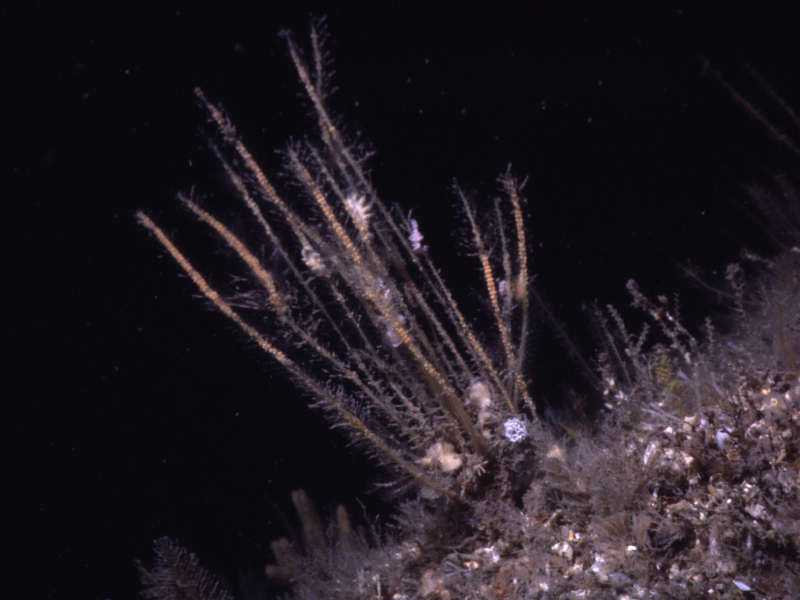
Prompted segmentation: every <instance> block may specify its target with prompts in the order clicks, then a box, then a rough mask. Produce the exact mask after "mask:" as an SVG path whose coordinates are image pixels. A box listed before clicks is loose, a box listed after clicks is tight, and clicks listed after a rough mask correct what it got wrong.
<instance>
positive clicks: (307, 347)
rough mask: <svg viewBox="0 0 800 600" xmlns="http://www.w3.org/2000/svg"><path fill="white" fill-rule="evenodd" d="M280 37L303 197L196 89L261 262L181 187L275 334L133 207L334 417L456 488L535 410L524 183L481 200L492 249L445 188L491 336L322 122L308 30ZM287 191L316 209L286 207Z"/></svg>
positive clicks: (291, 202)
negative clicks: (298, 108) (475, 272)
mask: <svg viewBox="0 0 800 600" xmlns="http://www.w3.org/2000/svg"><path fill="white" fill-rule="evenodd" d="M286 41H287V45H288V48H289V52H290V54H291V58H292V61H293V62H294V66H295V68H296V70H297V74H298V76H299V78H300V81H301V82H302V85H303V88H304V90H305V92H306V94H307V96H308V98H309V100H310V101H311V104H312V106H313V109H314V112H315V114H316V117H317V120H318V125H319V132H320V139H321V144H320V145H319V147H316V146H312V145H294V146H292V147H290V148H289V149H288V151H287V158H288V163H289V167H290V169H291V172H292V173H293V175H294V177H295V178H296V180H297V183H298V184H299V187H300V189H301V193H300V196H302V198H299V199H298V198H292V199H287V197H286V196H284V195H283V194H282V193H281V192H279V191H278V190H277V189H276V187H275V186H274V185H273V183H272V181H271V180H270V179H269V178H268V177H267V175H266V174H265V173H264V172H263V171H262V170H261V168H260V167H259V165H258V164H257V163H256V161H255V160H254V159H253V157H252V155H251V154H250V152H249V151H248V149H247V147H246V146H245V144H244V142H243V141H242V139H241V138H240V137H239V136H238V135H237V133H236V131H235V129H234V127H233V125H232V124H231V122H230V121H229V120H228V119H227V117H226V116H225V115H224V114H223V112H222V111H221V109H220V108H218V107H216V106H215V105H214V104H212V103H211V102H210V101H209V100H208V99H207V98H206V97H205V95H204V94H203V92H202V91H201V90H199V89H198V90H197V91H196V93H197V96H198V98H199V99H200V101H201V102H202V104H203V105H204V106H205V107H206V109H207V111H208V114H209V116H210V118H211V120H212V121H213V123H215V124H216V127H217V129H218V132H219V134H220V136H221V138H222V141H223V149H221V150H217V155H218V157H219V160H220V162H221V163H222V165H223V167H224V169H225V171H226V173H227V174H228V177H229V179H230V181H231V183H232V184H233V187H234V188H235V189H236V191H237V193H238V195H239V197H240V199H241V201H242V202H243V203H244V205H245V206H246V207H247V209H248V210H249V211H250V213H251V214H252V217H253V220H254V222H255V223H256V224H257V225H258V226H259V227H260V228H261V230H262V231H263V234H264V236H265V237H266V239H267V240H268V243H269V245H270V247H271V248H272V249H273V250H274V253H275V255H276V256H278V257H279V261H278V263H277V264H271V265H270V266H269V267H267V266H266V265H265V264H263V263H262V262H261V261H260V260H259V259H258V258H257V257H256V255H255V254H254V252H253V251H252V250H251V249H250V248H249V247H248V246H247V245H246V244H245V242H243V241H242V240H241V239H240V238H239V237H237V235H236V234H234V233H233V232H232V231H231V230H230V229H229V228H228V227H227V226H226V225H225V224H223V223H222V222H221V221H220V220H219V219H218V218H217V217H215V216H214V215H212V214H211V213H209V212H207V211H206V210H204V209H203V208H202V207H201V206H199V204H198V203H197V202H196V201H195V199H194V198H191V197H186V196H183V195H182V196H180V200H181V202H182V203H183V204H184V205H185V206H186V208H187V209H188V210H189V211H190V212H191V213H192V214H193V215H194V216H195V217H197V218H198V219H199V220H200V221H201V222H202V223H203V224H205V225H206V226H208V227H209V228H210V229H211V230H212V231H213V232H214V234H215V235H217V236H218V237H219V238H220V239H221V240H222V241H223V242H224V243H225V244H226V245H227V246H228V247H229V248H230V249H232V250H233V251H234V252H235V254H236V256H238V258H239V259H240V260H241V263H242V265H243V266H244V267H245V268H246V269H247V270H248V271H249V276H250V278H251V279H252V282H253V285H254V287H257V288H258V289H260V290H261V293H262V296H261V297H263V299H264V306H263V309H265V310H267V311H268V312H269V314H270V318H271V319H272V320H273V321H274V325H276V326H277V328H278V329H280V330H282V331H283V332H284V335H281V336H280V339H279V336H278V335H276V334H275V331H276V329H275V328H271V332H272V333H271V334H270V333H265V332H262V331H260V330H259V329H257V328H256V327H255V326H253V325H251V324H250V323H249V322H248V321H247V320H246V319H245V317H243V316H242V314H241V313H240V312H238V311H237V309H236V308H235V307H234V305H233V303H232V302H231V301H230V300H228V299H225V298H224V297H223V296H222V294H220V293H219V292H218V291H217V290H216V289H215V287H214V284H213V283H210V282H209V280H208V279H206V277H205V276H204V275H202V274H201V273H200V271H199V270H198V268H197V267H195V266H194V264H193V263H192V262H191V260H190V259H189V258H187V257H186V256H185V255H184V254H183V253H182V252H181V250H180V249H179V248H178V247H177V246H176V245H175V244H174V243H173V242H172V240H171V239H170V238H169V237H168V236H167V235H166V234H165V233H164V231H163V230H162V229H161V228H160V227H159V226H158V225H157V224H156V223H155V222H154V221H153V220H152V219H151V218H150V217H149V216H148V215H146V214H144V213H141V212H140V213H139V214H138V219H139V222H140V223H141V224H142V225H144V226H145V227H147V228H148V229H149V230H151V231H152V232H153V233H154V234H155V236H156V238H157V239H158V241H159V242H160V243H161V244H162V245H163V246H164V248H165V249H166V250H167V251H168V252H169V253H170V255H171V256H172V257H173V258H174V259H175V260H176V261H177V262H178V264H179V265H180V267H181V268H182V269H183V270H184V271H185V272H186V273H187V274H188V275H189V276H190V277H191V279H192V281H193V282H194V283H195V285H196V286H197V287H198V288H199V289H200V290H201V291H202V292H203V294H204V295H205V296H206V298H208V299H209V300H210V301H211V302H212V303H213V304H214V305H215V306H216V307H217V308H218V309H219V310H220V311H221V312H222V313H223V314H225V315H226V316H227V317H229V318H230V319H232V320H233V321H234V322H235V323H236V324H237V325H238V326H239V327H240V328H241V329H242V330H243V331H244V332H245V333H246V334H247V336H248V337H249V338H250V339H251V340H252V341H253V342H255V343H256V344H258V346H259V347H260V348H261V349H262V350H263V351H264V352H265V353H266V354H268V355H269V356H270V357H271V358H272V359H273V360H275V361H277V362H278V363H279V364H280V365H281V366H282V367H283V368H285V369H286V370H287V371H288V372H289V374H290V375H291V376H292V377H293V378H294V380H295V381H296V382H297V383H298V384H299V385H300V387H301V388H303V389H304V390H305V392H307V393H308V394H309V395H310V396H311V397H312V398H313V401H314V403H315V404H316V405H317V406H319V407H320V408H321V409H323V410H324V411H325V412H326V413H327V414H328V415H329V417H330V418H331V420H332V422H333V423H334V424H335V425H337V426H342V427H346V428H347V429H348V431H349V433H350V434H351V435H352V436H353V437H354V438H355V439H356V440H358V441H360V442H363V444H364V446H365V447H366V448H367V449H368V450H369V451H370V452H371V453H373V454H374V455H375V456H377V457H378V458H379V459H381V460H382V461H383V462H384V463H387V464H389V465H391V466H392V467H394V468H395V470H396V471H398V472H399V473H402V474H403V475H405V476H407V477H410V478H411V480H413V481H415V482H417V483H418V484H419V485H421V486H423V487H424V488H426V489H427V490H428V492H430V493H432V494H435V495H444V496H448V497H450V498H454V499H455V498H460V497H464V496H465V495H466V494H468V493H469V492H470V490H471V489H472V488H474V486H475V483H476V481H477V479H478V478H479V477H480V475H481V474H482V473H484V472H485V470H486V467H487V465H489V464H490V463H492V464H495V463H497V458H498V457H499V455H501V454H502V452H503V448H504V447H506V446H508V445H510V444H517V443H520V442H522V441H523V440H524V439H525V437H526V430H527V428H528V427H529V426H530V425H532V424H533V423H535V422H536V417H535V414H536V412H535V406H534V403H533V400H532V399H531V396H530V393H529V391H528V383H527V379H526V376H525V374H524V373H523V365H524V363H525V348H526V343H527V338H528V313H529V310H528V309H529V306H528V285H529V275H528V255H527V247H526V233H525V226H524V219H523V215H522V207H521V203H522V200H521V198H520V191H521V187H522V186H521V185H520V184H519V182H518V181H517V180H516V179H515V178H514V177H513V176H512V175H511V174H510V172H508V173H506V174H504V175H503V176H502V177H501V178H500V184H501V186H502V189H503V191H504V193H505V196H506V198H505V199H504V201H503V202H502V203H500V202H498V204H497V205H496V206H495V207H494V214H495V216H496V219H497V223H496V227H497V231H499V232H500V237H501V240H502V244H501V245H500V250H499V252H498V255H497V256H493V255H490V253H489V251H488V249H487V244H486V242H485V233H484V232H483V231H482V230H481V228H480V227H479V226H478V223H477V220H476V217H475V214H474V210H473V208H472V207H471V206H470V203H469V202H468V200H467V198H466V197H465V195H464V194H463V193H462V192H461V190H458V189H457V190H456V193H457V194H458V197H459V198H460V200H461V203H462V206H463V209H464V213H465V214H466V217H467V220H468V222H469V226H470V230H471V236H472V242H473V244H474V248H475V251H476V253H477V256H478V259H479V263H478V265H477V267H478V269H479V270H480V273H481V277H482V280H483V285H484V290H485V293H486V296H487V298H488V302H487V304H488V306H489V308H490V311H491V314H490V316H489V319H490V322H491V323H492V325H491V332H490V333H491V337H489V336H485V337H484V333H487V332H481V335H479V334H478V333H477V332H475V331H474V330H473V328H472V326H471V325H470V323H469V322H468V319H467V317H466V316H465V315H464V314H463V312H462V310H461V309H460V307H459V305H458V302H457V300H456V299H455V298H454V297H453V295H452V294H451V292H450V290H449V289H448V287H447V285H446V283H445V282H444V280H443V278H442V276H441V274H440V272H439V271H438V270H437V268H436V267H435V265H434V264H433V263H432V261H431V259H430V257H429V256H428V253H427V250H426V247H425V246H424V244H423V240H424V225H421V224H420V223H418V222H417V220H416V219H413V218H411V217H410V216H407V215H405V214H404V213H403V212H402V210H398V209H395V208H394V207H389V206H386V205H385V204H384V203H383V202H382V201H381V199H380V197H379V196H378V193H377V191H376V190H374V189H373V187H372V185H371V184H370V182H369V180H368V179H367V177H366V176H365V174H364V170H363V167H362V164H361V161H360V160H359V158H358V157H357V156H355V155H354V154H353V152H352V151H351V150H350V149H349V148H348V146H347V144H346V143H345V141H344V140H343V139H342V135H341V133H340V131H339V129H338V128H337V127H336V125H335V124H334V123H333V121H332V120H331V117H330V116H329V114H328V111H327V109H326V107H325V104H324V99H325V92H324V82H325V76H324V73H323V56H322V54H323V53H322V48H321V41H320V37H319V35H318V33H317V31H316V30H314V31H312V34H311V64H310V65H309V64H307V63H306V62H305V61H304V59H303V58H302V57H301V55H300V53H299V52H298V50H297V48H296V47H295V45H294V43H293V42H292V40H291V38H290V37H288V36H287V37H286ZM298 201H302V202H304V203H308V204H310V205H311V206H312V207H313V209H314V210H315V211H316V214H314V215H313V216H310V215H308V214H305V215H303V214H301V213H300V212H298V210H297V208H296V206H297V202H298ZM506 213H507V214H508V215H510V223H506V222H504V219H505V218H506V217H505V214H506ZM275 220H278V221H280V222H281V223H280V224H279V225H277V226H276V225H275V224H274V221H275ZM279 231H286V232H288V235H284V236H281V235H280V234H279V233H278V232H279ZM498 349H499V350H498ZM298 351H299V352H298Z"/></svg>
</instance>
